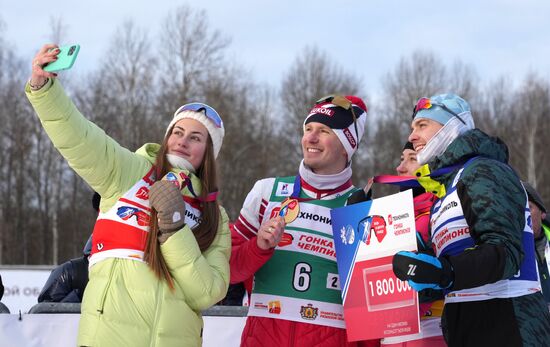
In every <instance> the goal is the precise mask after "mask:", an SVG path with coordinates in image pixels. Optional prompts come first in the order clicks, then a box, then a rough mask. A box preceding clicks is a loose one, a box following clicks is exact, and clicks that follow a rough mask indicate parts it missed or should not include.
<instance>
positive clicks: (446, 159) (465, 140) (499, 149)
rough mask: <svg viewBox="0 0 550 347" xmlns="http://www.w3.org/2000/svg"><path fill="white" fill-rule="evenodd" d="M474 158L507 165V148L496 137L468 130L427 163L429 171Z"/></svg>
mask: <svg viewBox="0 0 550 347" xmlns="http://www.w3.org/2000/svg"><path fill="white" fill-rule="evenodd" d="M475 156H483V157H486V158H490V159H494V160H498V161H500V162H503V163H506V164H507V163H508V157H509V156H508V147H507V146H506V144H505V143H504V142H503V141H502V140H501V139H499V138H498V137H493V136H489V135H487V134H485V133H484V132H483V131H481V130H479V129H473V130H469V131H467V132H465V133H464V134H462V135H460V136H459V137H457V138H456V139H455V140H454V141H453V142H451V144H450V145H449V146H448V147H447V149H446V150H445V152H444V153H443V154H442V155H440V156H438V157H436V158H434V159H433V160H432V161H430V162H429V166H430V170H432V171H433V170H437V169H439V168H442V167H446V166H450V165H454V164H457V163H460V162H465V161H467V160H468V159H470V158H472V157H475Z"/></svg>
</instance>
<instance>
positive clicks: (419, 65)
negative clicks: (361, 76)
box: [367, 51, 479, 194]
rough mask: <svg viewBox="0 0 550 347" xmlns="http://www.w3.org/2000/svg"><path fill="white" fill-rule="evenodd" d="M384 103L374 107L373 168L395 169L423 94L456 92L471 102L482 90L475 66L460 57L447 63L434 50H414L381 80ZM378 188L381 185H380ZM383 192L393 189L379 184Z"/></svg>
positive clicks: (371, 156)
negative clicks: (414, 110) (447, 64)
mask: <svg viewBox="0 0 550 347" xmlns="http://www.w3.org/2000/svg"><path fill="white" fill-rule="evenodd" d="M382 85H383V93H382V95H383V96H382V100H383V104H380V105H378V107H375V112H376V113H377V116H376V120H377V123H376V124H374V125H373V129H374V133H373V134H372V136H370V137H369V138H368V139H367V141H368V142H367V143H368V146H367V147H368V148H369V149H370V150H369V151H368V155H369V158H370V166H369V168H370V169H374V172H376V173H378V174H379V173H395V167H396V166H397V163H398V160H399V157H400V155H401V149H402V147H403V144H404V143H405V142H406V141H407V138H408V136H409V133H410V124H411V115H412V111H413V107H414V103H415V102H416V101H417V100H418V99H419V98H420V97H423V96H431V95H434V94H439V93H446V92H453V93H455V94H458V95H460V96H462V97H463V98H465V99H466V100H468V101H469V102H470V103H471V102H472V99H473V98H474V96H476V95H477V94H478V93H479V92H478V89H477V85H478V83H477V75H476V73H475V71H474V69H473V68H472V67H471V66H469V65H465V64H463V63H462V62H460V61H456V62H455V63H454V64H453V65H452V66H451V67H447V66H445V65H444V64H443V63H441V60H440V59H439V58H437V57H436V56H435V55H434V54H433V53H430V52H427V51H415V52H413V53H412V54H411V56H409V57H403V58H401V60H400V62H399V64H398V66H397V67H396V68H395V70H394V71H392V72H389V73H388V74H386V76H385V78H384V79H383V81H382ZM377 188H378V187H377ZM378 189H379V192H380V193H381V194H387V193H389V192H390V191H391V190H392V189H390V188H388V187H380V188H378Z"/></svg>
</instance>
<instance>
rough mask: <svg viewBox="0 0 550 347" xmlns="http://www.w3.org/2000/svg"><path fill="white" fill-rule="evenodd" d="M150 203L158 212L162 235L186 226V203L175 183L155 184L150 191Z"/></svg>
mask: <svg viewBox="0 0 550 347" xmlns="http://www.w3.org/2000/svg"><path fill="white" fill-rule="evenodd" d="M149 202H150V203H151V207H153V208H154V209H155V210H157V218H158V223H159V224H158V225H159V231H160V232H161V233H169V232H173V231H177V230H179V229H181V228H182V227H183V226H184V225H185V201H183V197H182V196H181V192H180V190H179V189H178V188H177V187H176V186H175V185H174V183H173V182H169V181H157V182H155V183H154V184H153V185H152V186H151V188H150V189H149Z"/></svg>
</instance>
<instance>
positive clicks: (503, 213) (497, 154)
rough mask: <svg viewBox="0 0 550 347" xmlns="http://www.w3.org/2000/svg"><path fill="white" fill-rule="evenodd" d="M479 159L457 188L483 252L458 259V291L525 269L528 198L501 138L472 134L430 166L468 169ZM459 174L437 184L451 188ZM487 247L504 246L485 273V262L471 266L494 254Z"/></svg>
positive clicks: (467, 134) (473, 251) (465, 170)
mask: <svg viewBox="0 0 550 347" xmlns="http://www.w3.org/2000/svg"><path fill="white" fill-rule="evenodd" d="M475 156H479V157H480V158H478V159H476V160H475V161H473V162H471V164H470V165H468V166H467V167H466V168H465V169H464V171H463V172H462V174H461V176H460V180H459V181H458V183H457V192H458V196H459V198H460V201H461V203H462V208H463V210H464V216H465V218H466V221H467V222H468V225H469V226H470V236H472V238H473V239H474V240H475V243H476V245H477V247H476V248H478V249H471V250H466V251H465V252H464V253H463V255H457V256H454V257H452V258H453V260H454V262H453V266H455V264H454V263H455V262H456V266H455V270H456V273H455V284H454V286H453V287H454V289H455V290H457V289H463V288H471V287H475V286H479V285H483V284H487V283H492V282H495V281H497V280H501V279H505V278H510V277H511V276H513V275H514V274H515V273H516V272H517V271H518V270H519V266H520V264H521V261H522V260H523V246H522V244H521V235H522V233H521V231H522V230H523V227H524V226H525V215H524V209H525V204H526V201H527V200H526V199H527V197H526V195H525V192H524V190H523V187H522V185H521V183H520V181H519V178H518V177H517V176H516V175H515V173H514V172H513V171H512V170H511V169H510V167H509V166H508V165H507V163H508V148H507V147H506V145H505V144H504V143H503V142H502V141H501V140H500V139H498V138H493V137H490V136H488V135H487V134H485V133H483V132H482V131H480V130H478V129H474V130H470V131H468V132H467V133H465V134H463V135H461V136H459V137H458V138H457V139H456V140H454V141H453V142H452V143H451V144H450V145H449V146H448V147H447V149H446V150H445V152H444V153H443V154H442V155H440V156H438V157H436V158H435V159H433V160H432V161H430V162H429V163H428V165H429V167H430V171H431V172H433V171H435V170H437V169H440V168H444V167H449V166H452V165H456V164H460V163H462V164H464V163H465V162H466V161H467V160H468V159H470V158H473V157H475ZM457 171H458V168H457V169H456V170H455V171H453V172H451V173H449V174H446V175H443V176H440V177H436V178H434V179H435V180H437V181H438V182H440V183H441V184H443V185H445V186H446V187H450V186H451V184H452V182H453V179H454V177H455V176H456V173H457ZM483 245H494V246H498V247H499V248H500V249H501V250H502V252H503V253H501V255H503V256H502V257H500V258H499V261H498V262H497V263H494V262H490V263H485V265H486V266H485V267H481V268H480V267H479V266H478V264H480V263H476V264H471V261H473V259H476V255H479V256H480V259H477V260H481V259H482V258H483V257H482V256H481V254H480V253H484V252H490V253H492V251H488V250H485V249H484V246H483ZM482 246H483V247H482ZM479 247H481V249H479ZM476 253H477V254H476ZM489 257H491V256H489ZM486 260H487V259H485V261H486ZM481 263H484V262H481ZM462 264H463V265H462ZM473 265H477V266H473ZM473 268H475V269H476V273H475V274H474V273H472V271H471V269H473ZM484 269H486V270H487V272H486V273H485V272H484V271H483V270H484ZM462 276H465V278H462ZM471 282H479V283H471Z"/></svg>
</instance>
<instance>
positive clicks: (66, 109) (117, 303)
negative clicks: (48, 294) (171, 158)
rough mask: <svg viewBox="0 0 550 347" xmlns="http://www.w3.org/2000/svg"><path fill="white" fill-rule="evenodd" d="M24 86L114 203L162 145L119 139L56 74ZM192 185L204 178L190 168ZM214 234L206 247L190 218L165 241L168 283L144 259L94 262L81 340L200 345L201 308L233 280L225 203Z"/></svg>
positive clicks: (78, 165) (61, 144)
mask: <svg viewBox="0 0 550 347" xmlns="http://www.w3.org/2000/svg"><path fill="white" fill-rule="evenodd" d="M25 91H26V94H27V97H28V99H29V100H30V102H31V104H32V106H33V107H34V109H35V111H36V113H37V114H38V116H39V118H40V121H41V122H42V125H43V126H44V129H45V130H46V132H47V133H48V135H49V137H50V138H51V140H52V142H53V143H54V145H55V147H56V148H57V149H58V150H59V151H60V152H61V154H62V155H63V156H64V157H65V159H67V161H68V163H69V165H70V166H71V168H73V169H74V170H75V171H76V172H77V173H78V174H79V175H80V176H81V177H82V178H83V179H84V180H85V181H86V182H87V183H88V184H90V186H91V187H92V188H93V189H94V190H95V191H97V192H98V193H99V194H100V195H101V197H102V199H101V210H102V211H107V210H109V209H110V208H111V207H112V206H113V205H114V203H115V202H116V201H117V200H118V199H119V197H121V196H122V195H123V194H124V193H126V192H127V191H128V190H129V189H130V188H131V187H132V186H133V185H134V184H135V183H136V182H137V181H138V180H140V179H141V178H142V177H144V176H145V174H146V173H147V172H148V171H149V170H150V169H151V167H152V165H153V163H154V161H155V158H156V154H157V152H158V149H159V147H160V146H159V145H157V144H147V145H145V146H143V147H142V148H140V149H139V150H138V151H137V152H136V153H132V152H130V151H129V150H127V149H126V148H123V147H121V146H120V145H119V144H118V143H117V142H116V141H114V140H113V139H111V138H110V137H109V136H107V135H106V134H105V132H104V131H103V130H101V129H100V128H99V127H97V126H96V125H95V124H93V123H91V122H89V121H88V120H86V119H85V118H84V117H83V116H82V114H81V113H80V112H79V111H78V110H77V109H76V107H75V105H74V104H73V103H72V101H71V100H70V99H69V98H68V97H67V95H66V94H65V92H64V90H63V88H62V86H61V84H60V83H59V81H58V80H56V79H54V80H53V81H50V82H48V84H47V85H46V86H45V87H43V88H42V89H40V90H39V91H31V90H30V88H29V85H28V83H27V85H26V87H25ZM192 182H193V187H194V189H195V191H196V192H197V194H199V192H200V181H199V180H198V178H197V177H196V176H194V175H192ZM220 210H221V221H220V224H219V226H218V231H217V236H216V238H215V240H214V242H213V243H212V245H211V246H210V248H208V250H206V251H205V252H204V253H201V252H200V250H199V247H198V244H197V242H196V240H195V237H194V235H193V233H192V231H191V230H190V229H189V227H188V226H185V227H184V228H182V229H181V230H179V231H178V232H177V233H175V234H174V235H172V236H171V237H170V238H169V239H168V240H167V241H166V242H165V243H164V244H162V245H161V252H162V255H163V256H164V259H165V260H166V263H167V266H168V269H169V271H170V273H171V275H172V277H173V279H174V282H175V290H174V291H171V290H170V289H169V287H168V285H167V283H166V282H165V281H159V280H158V279H157V278H156V277H155V275H154V274H153V272H152V271H151V270H150V268H149V267H148V265H147V264H146V263H143V262H140V261H134V260H128V259H121V258H109V259H107V260H103V261H100V262H99V263H97V264H95V265H94V266H92V267H91V269H90V273H89V277H90V281H89V283H88V285H87V288H86V291H85V293H84V299H83V303H82V315H81V319H80V327H79V332H78V345H79V346H162V347H164V346H200V345H201V343H202V318H201V315H200V311H201V310H203V309H206V308H208V307H210V306H212V305H213V304H215V303H216V302H218V301H219V300H221V299H222V298H223V297H224V296H225V294H226V292H227V287H228V285H229V256H230V251H231V237H230V232H229V228H228V217H227V214H226V213H225V211H224V210H223V208H220Z"/></svg>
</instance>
